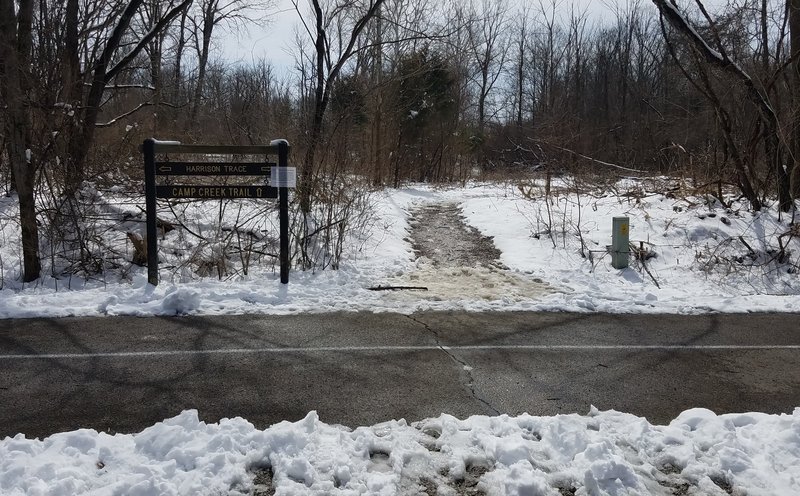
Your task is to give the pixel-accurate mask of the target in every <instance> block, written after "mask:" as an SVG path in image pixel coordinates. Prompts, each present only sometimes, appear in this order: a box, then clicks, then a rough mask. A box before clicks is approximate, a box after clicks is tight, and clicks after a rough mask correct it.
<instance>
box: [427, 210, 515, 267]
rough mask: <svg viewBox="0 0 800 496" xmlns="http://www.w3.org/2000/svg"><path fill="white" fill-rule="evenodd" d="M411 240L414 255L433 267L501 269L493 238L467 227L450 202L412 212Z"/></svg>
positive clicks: (459, 213) (459, 212)
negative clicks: (424, 258) (422, 258)
mask: <svg viewBox="0 0 800 496" xmlns="http://www.w3.org/2000/svg"><path fill="white" fill-rule="evenodd" d="M411 228H412V230H411V240H412V246H413V247H414V251H415V252H416V254H417V257H418V258H420V257H426V258H427V259H429V260H430V261H431V263H432V264H433V266H434V267H437V268H445V267H478V266H485V267H490V266H493V267H497V268H502V269H504V268H505V266H504V265H503V264H502V263H500V260H499V259H500V255H502V253H501V252H500V250H498V249H497V248H496V247H495V246H494V243H493V242H492V238H489V237H486V236H483V235H481V233H480V232H478V230H477V229H475V228H474V227H471V226H467V225H466V224H465V223H464V219H463V217H462V216H461V209H459V208H458V206H457V205H455V204H452V203H434V204H430V205H424V206H422V207H419V208H417V209H416V210H414V211H413V212H412V217H411Z"/></svg>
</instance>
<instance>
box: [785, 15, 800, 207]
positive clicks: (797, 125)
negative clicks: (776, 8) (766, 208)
mask: <svg viewBox="0 0 800 496" xmlns="http://www.w3.org/2000/svg"><path fill="white" fill-rule="evenodd" d="M787 1H788V2H789V36H791V52H792V53H791V58H792V61H793V62H792V78H791V81H792V86H791V88H792V109H793V112H792V115H793V116H794V122H793V123H792V136H791V149H792V153H791V156H792V159H793V160H792V163H791V182H790V183H791V196H792V199H794V200H797V199H800V0H787Z"/></svg>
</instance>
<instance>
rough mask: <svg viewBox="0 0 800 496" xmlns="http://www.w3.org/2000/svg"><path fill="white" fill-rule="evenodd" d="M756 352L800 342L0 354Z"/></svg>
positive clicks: (22, 357) (34, 356) (799, 347)
mask: <svg viewBox="0 0 800 496" xmlns="http://www.w3.org/2000/svg"><path fill="white" fill-rule="evenodd" d="M436 350H447V351H454V352H458V351H737V350H739V351H758V350H800V345H795V344H790V345H724V344H709V345H702V344H700V345H682V344H675V345H660V344H653V345H640V344H631V345H626V344H613V345H603V344H586V345H581V344H576V345H573V344H531V345H525V344H522V345H513V344H511V345H456V346H436V345H422V346H311V347H305V348H216V349H208V350H156V351H118V352H87V353H42V354H34V353H24V354H9V355H2V354H0V361H3V360H26V359H29V360H30V359H50V360H70V359H87V358H130V357H141V358H148V357H169V356H191V355H244V354H270V353H274V354H281V353H371V352H395V353H398V352H399V353H402V352H414V351H436Z"/></svg>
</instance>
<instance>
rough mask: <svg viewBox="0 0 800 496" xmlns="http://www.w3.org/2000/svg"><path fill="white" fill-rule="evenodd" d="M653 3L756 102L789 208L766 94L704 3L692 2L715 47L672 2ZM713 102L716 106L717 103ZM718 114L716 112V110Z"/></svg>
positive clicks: (753, 199) (749, 192)
mask: <svg viewBox="0 0 800 496" xmlns="http://www.w3.org/2000/svg"><path fill="white" fill-rule="evenodd" d="M653 3H655V4H656V6H657V7H658V9H659V12H660V13H661V15H662V16H663V18H664V19H666V20H667V22H669V23H670V25H672V27H673V28H674V29H675V30H676V31H678V32H680V33H681V34H682V35H683V36H685V37H686V39H687V40H688V41H689V42H690V43H691V44H692V46H693V47H694V48H695V49H696V50H697V51H698V53H699V54H700V55H701V56H702V57H704V58H705V60H706V61H707V63H709V64H710V65H711V66H713V67H716V68H717V69H719V70H721V71H723V72H724V73H726V74H729V75H731V76H732V77H733V78H734V79H735V80H737V81H738V82H739V84H741V85H742V87H743V88H744V89H745V91H746V94H747V97H748V99H749V100H750V101H751V102H752V103H753V104H754V105H755V106H756V108H757V110H758V112H759V115H760V117H761V120H762V122H763V125H764V127H765V133H764V139H765V144H766V147H767V150H768V152H767V153H768V160H769V162H770V165H771V167H772V169H773V170H774V171H775V173H776V180H777V185H778V200H779V203H780V208H781V210H783V211H788V210H789V209H790V208H791V205H792V200H791V196H790V194H789V175H788V173H787V171H786V168H785V167H784V164H783V163H782V161H781V159H780V147H781V146H782V144H781V140H780V135H779V134H778V133H779V129H780V122H779V120H778V116H777V114H776V112H775V109H774V108H773V106H772V104H771V103H770V101H769V97H768V95H766V94H765V93H764V92H763V91H762V90H761V89H759V87H758V85H757V84H756V82H755V81H754V80H753V78H752V77H751V76H750V75H749V74H748V73H747V72H745V70H744V69H743V68H742V66H741V65H740V64H738V63H736V62H735V61H734V60H732V59H731V58H730V56H729V54H728V51H727V50H726V49H725V46H724V45H723V44H722V42H721V40H720V36H719V33H718V31H717V30H716V27H715V23H714V22H713V20H712V19H711V17H710V16H709V15H708V13H707V11H706V9H705V6H704V5H703V3H702V2H700V0H696V3H697V5H698V8H699V9H700V10H701V12H702V14H703V16H704V17H705V19H706V21H707V22H708V24H709V28H710V31H711V35H712V38H713V40H714V41H713V42H712V43H714V45H715V48H712V47H711V45H710V44H709V42H708V41H707V40H705V39H704V38H703V37H701V36H700V34H699V33H698V32H697V30H696V29H694V28H693V27H692V26H691V24H689V22H688V20H687V19H686V17H685V16H684V15H683V14H682V13H681V12H680V11H679V10H678V9H677V7H675V5H673V4H672V3H670V2H668V1H667V0H653ZM706 87H707V88H708V84H706ZM707 94H708V93H707ZM715 106H717V108H719V105H718V103H717V104H716V105H715ZM718 115H720V114H719V113H718ZM721 119H722V122H723V123H724V122H725V121H726V120H728V119H726V118H725V117H724V116H722V117H721ZM729 141H730V140H729ZM738 168H739V176H740V180H741V182H742V187H743V188H742V193H744V194H745V196H746V197H747V198H748V200H749V201H750V203H751V204H752V206H753V208H754V209H755V210H758V209H760V208H761V201H760V200H759V199H758V197H757V195H756V193H755V191H754V190H753V188H752V186H751V185H750V184H749V181H748V180H747V173H746V170H745V169H744V167H743V166H742V165H738Z"/></svg>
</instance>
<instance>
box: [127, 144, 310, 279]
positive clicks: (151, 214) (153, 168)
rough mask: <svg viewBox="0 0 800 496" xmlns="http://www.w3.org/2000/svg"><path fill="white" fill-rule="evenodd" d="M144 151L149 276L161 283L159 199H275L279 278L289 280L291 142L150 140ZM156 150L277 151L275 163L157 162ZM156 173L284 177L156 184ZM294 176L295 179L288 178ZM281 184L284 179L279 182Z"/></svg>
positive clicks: (209, 152)
mask: <svg viewBox="0 0 800 496" xmlns="http://www.w3.org/2000/svg"><path fill="white" fill-rule="evenodd" d="M142 153H143V154H144V178H145V181H144V183H145V187H144V189H145V204H146V212H147V281H148V282H149V283H150V284H153V285H157V284H158V233H157V229H156V198H199V199H206V200H211V199H226V198H254V199H261V198H277V199H278V217H279V220H280V265H281V283H283V284H288V282H289V183H291V184H292V186H293V185H294V178H295V176H296V173H295V171H294V170H292V172H291V173H290V172H289V171H288V169H294V168H293V167H292V168H290V167H288V161H289V143H288V142H287V141H286V140H274V141H272V142H271V143H270V144H269V145H244V146H234V145H231V146H229V145H184V144H181V143H180V142H177V141H157V140H154V139H147V140H145V141H144V143H143V144H142ZM156 153H161V154H167V153H180V154H190V155H191V154H193V155H236V156H244V155H258V156H266V155H277V156H278V163H277V165H276V164H274V163H271V162H266V161H265V162H184V161H176V162H171V161H169V160H165V161H161V162H157V161H156ZM157 176H270V177H274V178H280V179H282V180H281V181H276V182H275V184H270V185H266V184H265V185H263V186H252V185H228V184H225V185H205V184H166V185H157V184H156V177H157ZM289 178H291V180H290V179H289ZM278 183H280V184H278Z"/></svg>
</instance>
